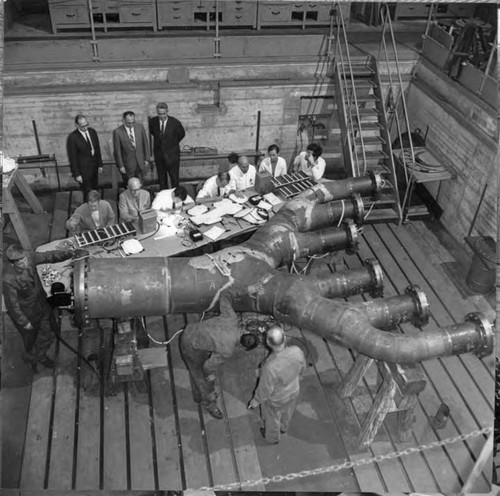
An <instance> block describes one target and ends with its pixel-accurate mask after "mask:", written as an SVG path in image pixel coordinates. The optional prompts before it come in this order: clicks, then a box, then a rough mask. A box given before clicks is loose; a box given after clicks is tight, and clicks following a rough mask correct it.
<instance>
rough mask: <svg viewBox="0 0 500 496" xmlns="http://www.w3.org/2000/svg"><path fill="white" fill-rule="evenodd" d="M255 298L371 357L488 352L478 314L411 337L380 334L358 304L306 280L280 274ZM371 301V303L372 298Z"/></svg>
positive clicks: (261, 306) (488, 338)
mask: <svg viewBox="0 0 500 496" xmlns="http://www.w3.org/2000/svg"><path fill="white" fill-rule="evenodd" d="M297 295H300V297H297ZM256 298H257V301H256V305H255V306H256V309H257V311H259V312H261V313H270V314H272V315H273V316H274V317H276V318H277V319H278V320H280V321H283V322H287V323H290V324H292V325H295V326H297V327H301V328H302V329H307V330H309V331H311V332H313V333H315V334H318V335H319V336H321V337H324V338H326V339H328V340H330V341H333V342H336V343H338V344H341V345H343V346H345V347H346V348H352V349H354V350H357V351H358V352H359V353H362V354H364V355H367V356H369V357H372V358H375V359H377V360H384V361H386V362H400V363H415V362H421V361H423V360H429V359H431V358H436V357H440V356H449V355H458V354H461V353H469V352H472V351H473V352H475V353H476V354H478V355H480V356H484V355H487V354H490V353H491V352H492V351H493V335H494V334H493V329H492V326H491V324H490V323H489V322H488V321H487V319H486V318H485V317H484V316H482V315H481V314H472V315H469V316H468V317H467V319H466V320H467V321H466V322H465V323H463V324H456V325H451V326H446V327H442V328H438V329H436V330H434V331H431V332H421V333H419V334H417V335H405V334H399V333H391V332H384V331H381V330H380V329H378V328H377V327H375V326H373V325H372V323H371V322H370V318H369V315H368V312H367V311H366V309H364V308H363V305H362V304H361V305H359V304H358V305H355V304H350V303H343V302H339V301H338V300H328V299H326V298H323V297H320V296H318V294H317V293H316V292H314V291H311V289H310V288H309V287H308V285H307V284H302V282H301V281H290V279H289V278H287V277H286V275H285V274H282V273H278V274H277V275H276V276H275V277H273V278H271V279H267V280H266V281H265V283H264V284H261V289H260V291H259V294H258V295H257V296H256ZM382 301H384V300H382ZM373 304H374V305H375V307H376V306H377V304H378V301H374V302H373ZM376 311H377V312H378V309H377V310H376ZM384 311H385V310H384Z"/></svg>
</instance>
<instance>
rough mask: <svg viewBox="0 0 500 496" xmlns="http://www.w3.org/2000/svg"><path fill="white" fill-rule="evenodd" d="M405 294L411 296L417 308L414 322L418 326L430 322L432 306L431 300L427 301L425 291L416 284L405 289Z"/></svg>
mask: <svg viewBox="0 0 500 496" xmlns="http://www.w3.org/2000/svg"><path fill="white" fill-rule="evenodd" d="M405 294H407V295H409V296H411V297H412V298H413V301H414V303H415V306H416V308H417V312H416V313H415V314H414V317H413V320H412V323H413V325H415V326H417V327H421V326H425V325H427V324H428V323H429V317H430V313H431V312H430V308H429V302H428V301H427V296H425V293H424V292H423V291H422V290H421V289H420V288H419V287H418V286H416V285H411V286H408V287H407V288H406V289H405Z"/></svg>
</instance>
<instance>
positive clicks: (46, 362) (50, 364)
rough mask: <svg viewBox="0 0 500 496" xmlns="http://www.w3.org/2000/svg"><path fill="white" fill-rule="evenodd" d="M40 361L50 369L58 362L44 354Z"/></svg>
mask: <svg viewBox="0 0 500 496" xmlns="http://www.w3.org/2000/svg"><path fill="white" fill-rule="evenodd" d="M40 363H41V364H42V365H43V366H44V367H46V368H48V369H53V368H55V366H56V362H55V361H54V360H52V358H49V357H48V356H44V357H43V358H42V359H41V360H40Z"/></svg>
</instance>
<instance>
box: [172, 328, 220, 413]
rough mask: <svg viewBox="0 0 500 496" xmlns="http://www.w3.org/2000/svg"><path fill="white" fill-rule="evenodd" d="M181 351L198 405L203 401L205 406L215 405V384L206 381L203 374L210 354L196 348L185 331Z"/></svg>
mask: <svg viewBox="0 0 500 496" xmlns="http://www.w3.org/2000/svg"><path fill="white" fill-rule="evenodd" d="M179 350H180V352H181V357H182V359H183V360H184V363H185V364H186V367H187V368H188V370H189V374H190V376H191V379H192V382H193V400H194V401H195V402H197V403H199V402H200V401H201V403H203V405H204V406H207V405H209V404H211V403H215V400H216V397H215V383H214V382H212V381H207V380H205V374H204V372H203V364H204V363H205V362H206V361H207V360H208V358H209V357H210V352H209V351H205V350H198V349H196V348H194V347H193V346H192V344H191V340H190V339H189V335H187V334H186V332H185V331H184V332H183V333H182V334H181V336H180V339H179Z"/></svg>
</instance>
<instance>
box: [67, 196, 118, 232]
mask: <svg viewBox="0 0 500 496" xmlns="http://www.w3.org/2000/svg"><path fill="white" fill-rule="evenodd" d="M113 224H116V216H115V213H114V211H113V208H112V207H111V205H110V204H109V203H108V202H107V201H106V200H101V195H100V193H99V192H98V191H95V190H90V191H89V193H88V196H87V201H86V202H85V203H84V204H83V205H80V206H79V207H78V208H77V209H76V210H75V211H74V212H73V215H72V216H71V217H70V218H69V219H68V221H67V222H66V229H68V231H71V232H73V233H80V232H82V231H91V230H93V229H99V228H102V227H107V226H112V225H113Z"/></svg>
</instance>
